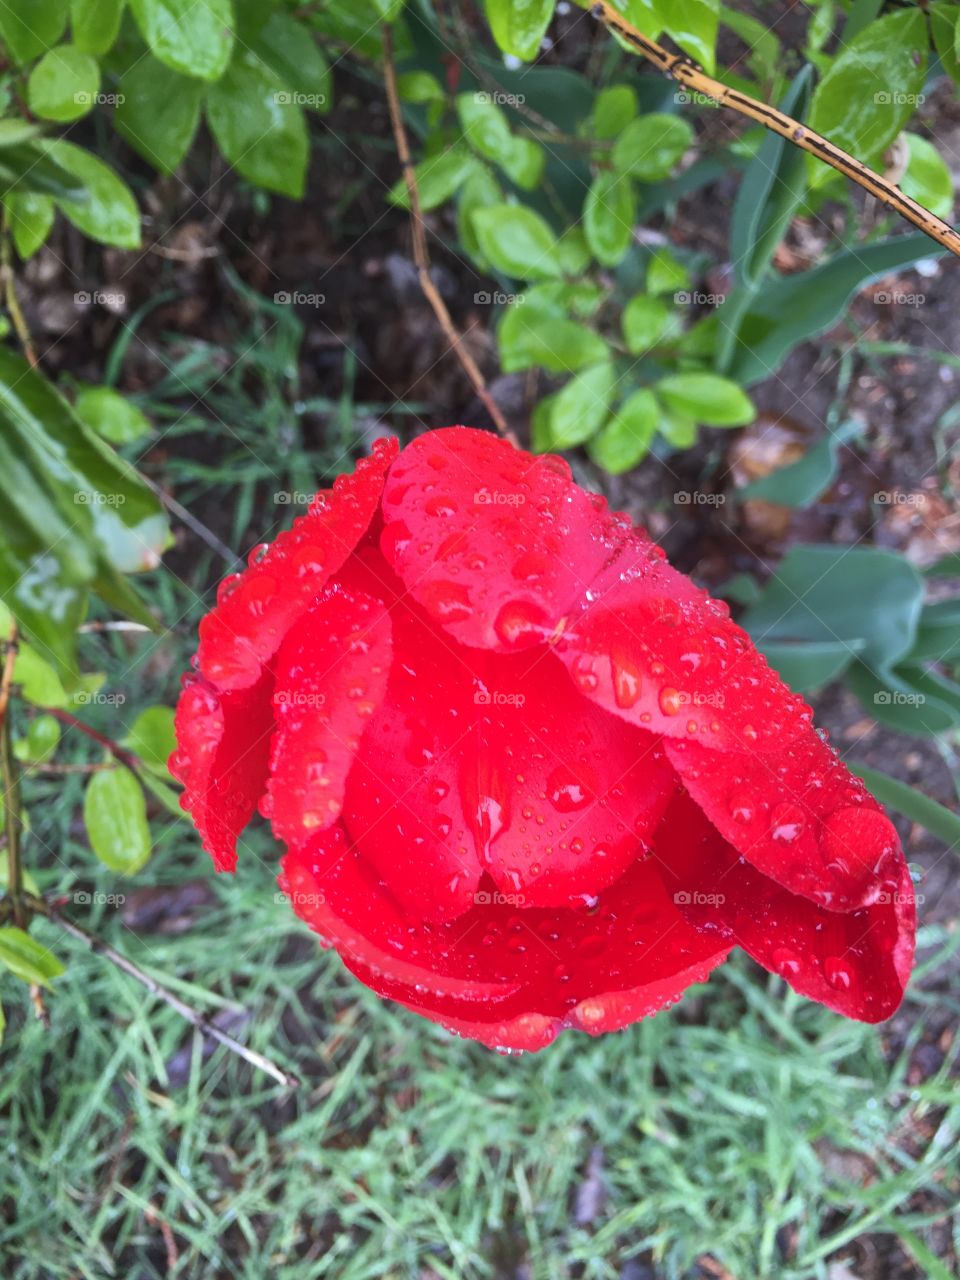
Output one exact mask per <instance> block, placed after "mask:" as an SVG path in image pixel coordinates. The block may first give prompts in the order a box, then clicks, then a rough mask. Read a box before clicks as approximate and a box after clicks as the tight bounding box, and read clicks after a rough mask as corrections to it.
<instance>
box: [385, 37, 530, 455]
mask: <svg viewBox="0 0 960 1280" xmlns="http://www.w3.org/2000/svg"><path fill="white" fill-rule="evenodd" d="M383 78H384V81H385V83H386V89H387V102H388V103H389V106H390V122H391V124H392V125H393V136H394V138H395V140H396V144H397V156H398V158H399V160H400V165H401V167H402V169H403V178H404V182H405V183H406V186H407V195H408V196H409V199H410V232H411V236H412V238H413V261H414V265H415V266H416V268H417V277H418V278H419V281H420V288H421V289H422V290H423V292H424V296H425V297H426V299H427V301H428V302H429V303H430V306H431V308H432V309H433V314H434V315H435V316H436V317H437V321H438V323H439V325H440V328H441V329H442V330H443V332H444V336H445V337H446V339H447V341H448V342H449V343H450V346H451V349H452V350H453V353H454V355H455V356H456V357H457V359H458V360H459V361H460V365H461V367H462V368H463V371H464V372H465V373H466V375H467V377H468V378H469V379H470V381H471V382H472V383H473V388H474V390H475V391H476V393H477V395H478V397H479V398H480V400H481V401H482V402H483V406H484V408H485V409H486V411H487V413H489V415H490V417H491V419H492V420H493V423H494V426H495V427H496V428H497V430H498V431H499V432H500V434H501V435H502V436H503V437H504V439H506V440H509V441H510V443H511V444H514V445H515V444H517V438H516V436H515V435H514V434H513V432H512V431H511V430H510V428H509V426H508V425H507V421H506V419H505V418H504V416H503V414H502V413H501V412H500V408H499V406H498V405H497V403H496V401H495V400H494V398H493V396H491V394H490V392H489V391H488V390H487V382H486V379H485V378H484V376H483V374H482V373H481V372H480V369H479V367H478V366H477V363H476V361H475V360H474V359H473V357H472V356H471V355H470V352H469V351H467V350H466V348H465V347H464V345H463V339H462V337H461V336H460V334H459V333H458V332H457V330H456V327H455V326H454V323H453V321H452V320H451V318H450V312H449V311H448V310H447V304H446V303H445V302H444V300H443V298H441V296H440V293H439V291H438V289H437V286H436V285H435V284H434V283H433V280H432V278H431V276H430V253H429V251H428V249H427V235H426V230H425V228H424V222H423V213H422V211H421V208H420V192H419V190H418V189H417V178H416V174H415V173H414V167H413V160H412V159H411V156H410V144H409V142H408V140H407V129H406V125H405V124H404V123H403V112H402V110H401V108H400V95H399V94H398V92H397V71H396V66H395V64H394V57H393V33H392V32H391V30H390V28H389V26H384V28H383Z"/></svg>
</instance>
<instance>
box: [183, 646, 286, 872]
mask: <svg viewBox="0 0 960 1280" xmlns="http://www.w3.org/2000/svg"><path fill="white" fill-rule="evenodd" d="M272 692H273V675H272V673H271V672H269V671H265V672H264V673H263V675H262V676H261V677H260V679H259V680H258V681H257V683H256V684H255V685H254V686H253V687H252V688H250V689H241V690H238V691H236V692H231V693H222V692H220V691H219V690H217V689H214V688H213V687H212V686H211V685H210V684H209V683H208V682H207V681H206V680H204V678H203V677H202V676H196V675H193V674H191V675H188V676H186V677H184V687H183V693H182V694H181V695H180V701H179V702H178V703H177V711H176V718H175V727H176V734H177V750H176V751H174V753H173V755H171V757H170V772H171V773H172V774H173V776H174V777H175V778H178V779H179V780H180V782H182V783H183V786H184V791H183V795H182V797H181V800H180V803H181V805H182V807H183V808H184V809H186V810H189V812H190V815H191V817H192V819H193V823H194V825H195V826H196V828H197V830H198V831H199V832H200V838H201V840H202V841H203V847H204V849H206V851H207V853H209V854H210V856H211V857H212V858H213V864H214V866H215V867H216V869H217V870H218V871H233V870H234V868H235V867H236V865H237V852H236V844H237V837H238V836H239V835H240V832H241V831H242V830H243V828H244V827H245V826H246V825H247V823H248V822H249V821H250V819H251V818H252V817H253V814H254V810H255V809H256V807H257V801H258V800H259V799H260V797H261V795H262V794H263V791H264V788H265V787H266V784H267V762H268V759H269V755H270V739H271V737H272V735H273V713H272V706H271V695H272Z"/></svg>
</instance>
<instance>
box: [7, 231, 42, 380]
mask: <svg viewBox="0 0 960 1280" xmlns="http://www.w3.org/2000/svg"><path fill="white" fill-rule="evenodd" d="M0 274H2V275H3V296H4V301H5V302H6V304H7V310H8V311H9V312H10V319H11V320H12V321H13V327H14V329H15V330H16V334H17V337H18V339H19V340H20V345H21V347H23V354H24V355H25V356H26V357H27V360H28V361H29V363H30V365H31V366H32V367H33V368H34V369H36V367H37V365H38V364H39V361H38V360H37V353H36V351H34V349H33V339H32V338H31V337H30V329H29V326H28V325H27V322H26V320H25V319H24V315H23V312H22V311H21V310H20V300H19V299H18V298H17V290H16V286H15V284H14V281H13V264H12V261H11V256H10V213H9V211H8V210H7V209H4V211H3V224H2V227H0Z"/></svg>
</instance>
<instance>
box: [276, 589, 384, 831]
mask: <svg viewBox="0 0 960 1280" xmlns="http://www.w3.org/2000/svg"><path fill="white" fill-rule="evenodd" d="M390 659H391V645H390V619H389V617H388V615H387V613H386V608H385V606H384V605H383V604H382V603H381V602H380V601H379V600H375V599H373V598H371V597H370V596H369V595H365V594H364V593H363V592H359V591H354V590H351V589H350V588H349V587H347V586H345V585H343V583H334V584H333V585H331V586H329V587H327V588H326V589H325V591H324V593H323V595H322V596H321V597H320V599H319V600H318V602H317V603H316V604H315V605H314V606H313V607H312V608H310V609H308V610H307V612H306V613H305V614H303V616H302V617H301V618H300V619H299V620H298V621H297V622H295V623H294V625H293V627H292V628H291V629H290V631H289V632H288V633H287V636H286V638H285V639H284V641H283V644H282V645H281V646H280V652H279V654H278V655H277V675H276V684H275V687H274V693H273V710H274V716H275V718H276V723H277V731H276V733H275V735H274V739H273V748H272V751H271V758H270V774H271V776H270V781H269V783H268V785H267V796H266V799H265V800H264V803H263V805H262V807H261V809H262V812H263V814H264V816H265V817H270V818H271V819H272V823H273V831H274V834H275V835H276V837H277V839H278V840H284V841H286V842H287V844H296V843H298V842H299V841H301V840H303V838H304V835H305V833H307V832H309V831H313V830H316V829H318V828H323V827H329V826H330V825H331V824H332V823H334V822H335V821H336V820H337V819H338V818H339V817H340V812H341V809H342V808H343V795H344V789H345V787H346V781H347V774H348V773H349V771H350V769H351V767H352V765H353V763H354V760H355V758H356V755H357V751H358V749H359V746H360V741H361V736H362V735H363V733H364V731H365V730H366V729H367V727H368V725H369V724H370V720H371V717H372V716H373V714H374V712H375V711H376V710H377V707H378V706H379V704H380V703H381V701H382V700H383V695H384V692H385V690H386V687H387V675H388V672H389V669H390Z"/></svg>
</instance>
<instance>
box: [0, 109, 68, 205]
mask: <svg viewBox="0 0 960 1280" xmlns="http://www.w3.org/2000/svg"><path fill="white" fill-rule="evenodd" d="M3 123H4V122H3V121H0V124H3ZM49 147H50V144H49V143H48V142H47V140H46V139H45V138H40V137H38V138H37V139H36V140H33V139H31V140H29V141H26V142H17V143H12V144H9V145H7V144H3V145H0V192H3V193H4V194H9V193H11V192H14V191H15V192H16V193H17V194H18V195H27V194H33V195H44V196H53V197H54V199H63V200H77V201H85V200H86V199H87V192H86V190H85V189H84V186H83V183H82V182H81V181H80V179H79V178H78V177H76V176H75V175H74V174H73V173H69V172H68V171H67V170H66V169H65V168H64V166H63V165H62V164H59V163H58V162H57V161H56V160H55V159H54V158H53V156H52V155H51V154H50V150H49Z"/></svg>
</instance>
